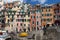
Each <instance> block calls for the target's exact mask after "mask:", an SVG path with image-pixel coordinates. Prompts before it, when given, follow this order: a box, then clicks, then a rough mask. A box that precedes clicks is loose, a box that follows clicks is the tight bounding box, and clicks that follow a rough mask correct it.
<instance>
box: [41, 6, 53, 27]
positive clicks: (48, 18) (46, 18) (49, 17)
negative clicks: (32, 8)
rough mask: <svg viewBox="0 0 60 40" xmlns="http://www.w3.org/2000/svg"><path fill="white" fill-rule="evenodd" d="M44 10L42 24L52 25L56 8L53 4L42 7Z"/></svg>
mask: <svg viewBox="0 0 60 40" xmlns="http://www.w3.org/2000/svg"><path fill="white" fill-rule="evenodd" d="M41 11H42V19H41V21H42V26H46V25H48V26H50V25H52V24H54V10H53V7H52V5H48V6H44V7H41Z"/></svg>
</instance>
